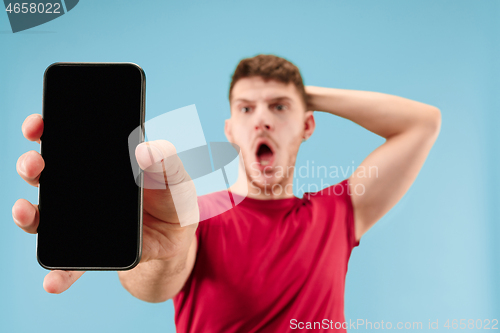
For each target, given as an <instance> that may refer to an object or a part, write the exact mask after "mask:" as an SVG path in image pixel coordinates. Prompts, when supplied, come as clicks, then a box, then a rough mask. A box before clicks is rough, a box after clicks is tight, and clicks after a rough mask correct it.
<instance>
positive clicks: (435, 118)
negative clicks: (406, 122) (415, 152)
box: [424, 106, 441, 140]
mask: <svg viewBox="0 0 500 333" xmlns="http://www.w3.org/2000/svg"><path fill="white" fill-rule="evenodd" d="M424 127H425V129H426V132H427V134H428V136H429V137H431V138H432V139H433V140H436V139H437V137H438V135H439V131H440V130H441V110H439V109H438V108H437V107H435V106H431V107H430V108H429V109H428V111H427V114H426V117H425V121H424Z"/></svg>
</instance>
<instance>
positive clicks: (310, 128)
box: [304, 111, 316, 140]
mask: <svg viewBox="0 0 500 333" xmlns="http://www.w3.org/2000/svg"><path fill="white" fill-rule="evenodd" d="M313 113H314V111H306V113H305V116H304V140H307V139H309V137H310V136H311V135H312V134H313V132H314V129H315V128H316V121H315V120H314V114H313Z"/></svg>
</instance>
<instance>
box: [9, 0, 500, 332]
mask: <svg viewBox="0 0 500 333" xmlns="http://www.w3.org/2000/svg"><path fill="white" fill-rule="evenodd" d="M499 17H500V2H498V1H481V2H477V1H422V0H421V1H412V2H409V1H349V2H347V1H328V2H327V1H314V2H312V1H308V2H306V1H274V2H269V1H252V2H250V1H240V2H234V1H217V2H214V1H210V2H208V1H205V2H202V1H199V2H193V1H182V2H181V1H176V2H174V1H109V0H108V1H99V2H98V1H80V3H79V4H78V5H77V6H76V7H75V8H74V9H73V10H72V11H71V12H69V13H67V14H65V15H63V16H61V17H60V18H58V19H55V20H53V21H51V22H48V23H46V24H44V25H41V26H38V27H35V28H33V29H30V30H27V31H25V32H20V33H16V34H13V33H12V32H11V30H10V26H9V22H8V19H7V14H6V13H5V12H4V13H3V14H2V13H0V60H1V63H0V116H1V120H0V123H1V125H2V130H1V131H0V139H1V142H3V144H2V145H1V148H0V153H1V162H0V171H1V174H2V177H1V183H0V184H1V187H0V207H1V208H0V214H1V216H0V220H1V224H0V254H1V264H2V266H1V267H2V268H1V274H0V295H1V296H0V330H1V331H4V332H26V331H28V330H32V329H33V330H36V331H37V332H49V331H50V332H67V331H68V330H70V331H71V332H88V331H97V332H104V331H121V332H134V331H138V330H141V331H144V332H145V331H147V332H174V331H175V326H174V319H173V318H174V309H173V305H172V302H171V301H168V302H166V303H161V304H149V303H145V302H142V301H139V300H137V299H135V298H134V297H132V296H131V295H129V294H128V293H127V291H125V289H123V288H122V286H121V285H120V283H119V280H118V277H117V274H116V272H87V273H85V274H84V275H83V277H82V278H81V279H80V280H79V281H77V282H76V283H75V284H74V285H73V286H72V287H71V288H70V289H69V290H68V291H66V292H64V293H63V294H61V295H51V294H48V293H46V292H45V291H44V290H43V288H42V282H43V277H44V276H45V274H46V273H47V271H45V270H44V269H43V268H41V267H40V266H39V265H38V263H37V261H36V258H35V236H34V235H29V234H26V233H24V232H23V231H21V230H20V229H19V228H18V227H17V226H16V225H15V224H14V222H13V221H12V215H11V208H12V205H13V204H14V202H15V201H16V200H17V199H18V198H26V199H28V200H30V201H31V202H37V190H36V188H33V187H31V186H30V185H28V184H26V183H25V182H23V181H22V179H21V178H20V177H19V176H18V175H17V173H16V170H15V164H16V160H17V158H18V157H19V156H20V155H21V154H22V153H24V152H26V151H28V150H31V149H34V150H37V151H38V149H39V148H38V147H39V146H38V144H36V143H33V142H29V141H27V140H25V139H24V138H23V136H22V133H21V124H22V122H23V120H24V118H25V117H26V116H28V115H29V114H32V113H41V106H42V77H43V73H44V70H45V68H46V67H47V66H48V65H50V64H51V63H53V62H56V61H98V62H120V61H130V62H135V63H137V64H139V65H140V66H142V67H143V68H144V70H145V72H146V76H147V106H146V108H147V117H146V118H147V119H151V118H153V117H155V116H157V115H160V114H162V113H164V112H166V111H169V110H174V109H177V108H179V107H183V106H186V105H190V104H196V107H197V109H198V112H199V116H200V119H201V123H202V126H203V128H204V131H205V136H206V138H207V141H224V140H225V136H224V133H223V125H224V119H226V118H227V117H228V116H229V109H228V101H227V93H228V86H229V80H230V75H231V74H232V71H233V70H234V68H235V66H236V64H237V63H238V61H239V60H240V59H242V58H244V57H248V56H253V55H255V54H258V53H273V54H277V55H280V56H284V57H286V58H287V59H289V60H291V61H292V62H294V63H295V64H296V65H297V66H298V67H299V68H300V69H301V71H302V75H303V77H304V81H305V84H306V85H308V84H309V85H318V86H326V87H336V88H345V89H356V90H370V91H379V92H385V93H389V94H394V95H399V96H403V97H406V98H410V99H415V100H418V101H421V102H424V103H428V104H431V105H435V106H437V107H439V108H440V109H441V112H442V118H443V122H442V130H441V134H440V136H439V138H438V140H437V142H436V145H435V146H434V148H433V150H432V151H431V153H430V155H429V158H428V160H427V161H426V163H425V165H424V167H423V170H422V172H421V173H420V175H419V176H418V178H417V180H416V182H415V184H414V185H413V187H412V188H411V189H410V191H409V192H408V193H407V195H406V196H405V197H404V198H403V199H402V201H401V202H400V203H399V204H398V205H397V206H396V207H395V208H394V209H393V210H392V211H391V212H389V213H388V214H387V215H386V216H385V217H384V218H383V219H382V220H380V221H379V222H378V223H377V224H376V225H375V226H374V227H373V228H372V229H371V230H370V231H369V232H368V233H367V234H366V235H365V236H364V237H363V239H362V240H361V245H360V247H359V248H356V249H354V251H353V254H352V257H351V261H350V265H349V272H348V274H347V284H346V292H345V294H346V295H345V298H346V302H345V313H346V318H347V319H348V320H349V319H351V320H356V319H366V320H369V321H372V322H376V321H378V322H380V321H381V320H384V322H387V321H392V322H393V323H394V325H395V323H396V322H398V321H401V322H406V321H410V322H413V321H421V322H422V323H423V325H424V328H427V325H428V321H429V319H430V320H432V321H435V320H436V319H438V320H439V327H440V329H439V331H443V332H444V331H448V330H447V329H445V328H444V327H443V324H444V323H445V321H446V319H466V320H467V319H486V318H489V319H492V318H497V319H499V318H500V287H499V283H498V281H500V270H499V266H500V265H499V264H500V246H499V242H497V238H498V235H499V231H500V226H499V218H498V216H500V208H499V207H500V205H499V203H500V194H499V190H498V189H499V188H500V177H499V176H498V166H499V162H500V158H499V156H500V154H499V152H500V134H499V133H500V131H498V128H497V126H498V124H499V120H500V116H499V112H498V111H499V107H500V97H499V96H500V93H499V92H498V91H499V88H500V79H499V78H500V66H499V60H498V59H499V58H500V48H499V45H500V37H499V36H500V20H499V19H498V18H499ZM316 117H317V118H316V119H317V130H316V133H315V134H314V135H313V137H312V138H311V139H310V140H308V141H307V142H306V143H305V144H304V145H303V147H302V149H301V150H300V152H299V158H298V166H301V165H306V164H307V162H308V161H309V163H312V161H314V164H315V165H326V166H329V165H337V166H344V167H348V166H351V165H358V164H359V163H360V162H361V161H362V159H363V158H364V157H365V156H367V155H368V154H369V153H370V152H371V151H372V150H373V149H374V148H375V147H377V146H378V145H380V144H381V143H382V142H383V139H381V138H380V137H377V136H376V135H374V134H372V133H370V132H368V131H366V130H364V129H363V128H361V127H359V126H358V125H355V124H353V123H351V122H350V121H348V120H344V119H340V118H338V117H335V116H332V115H328V114H322V113H318V114H316ZM308 181H309V183H311V184H320V181H321V179H319V178H311V179H309V180H308ZM323 181H324V182H325V181H330V184H332V183H333V182H337V181H340V179H335V180H332V179H329V180H323ZM297 319H299V320H304V321H307V320H308V318H297ZM497 327H498V326H497ZM361 331H363V330H361ZM423 331H426V329H424V330H423ZM434 331H436V330H434ZM467 331H470V330H467Z"/></svg>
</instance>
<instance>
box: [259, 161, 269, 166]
mask: <svg viewBox="0 0 500 333" xmlns="http://www.w3.org/2000/svg"><path fill="white" fill-rule="evenodd" d="M260 164H262V165H268V164H269V161H264V160H261V161H260Z"/></svg>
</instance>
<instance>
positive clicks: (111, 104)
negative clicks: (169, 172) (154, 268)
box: [37, 63, 145, 270]
mask: <svg viewBox="0 0 500 333" xmlns="http://www.w3.org/2000/svg"><path fill="white" fill-rule="evenodd" d="M144 99H145V75H144V72H143V71H142V69H141V68H140V67H139V66H137V65H135V64H132V63H55V64H53V65H51V66H49V67H48V68H47V70H46V71H45V76H44V94H43V115H42V116H43V121H44V129H43V134H42V136H41V155H42V157H43V159H44V162H45V167H44V169H43V171H42V173H41V175H40V179H39V182H40V185H39V212H40V223H39V227H38V236H37V259H38V261H39V263H40V264H41V265H42V266H43V267H45V268H47V269H75V270H80V269H85V270H123V269H130V268H132V267H133V266H135V265H136V264H137V263H138V262H139V260H140V256H141V247H142V189H141V186H138V183H137V179H135V178H134V171H133V169H134V168H138V165H137V163H136V162H135V163H134V161H135V156H132V158H131V156H130V152H134V151H135V146H137V145H138V144H139V143H141V142H143V140H144V134H143V133H144V132H143V130H139V131H137V130H136V129H137V128H138V127H139V128H140V129H142V128H143V123H144ZM134 130H136V131H134ZM133 133H135V134H133ZM131 134H132V137H130V138H129V136H130V135H131ZM131 144H132V146H133V147H132V149H130V145H131ZM141 184H142V183H141Z"/></svg>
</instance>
